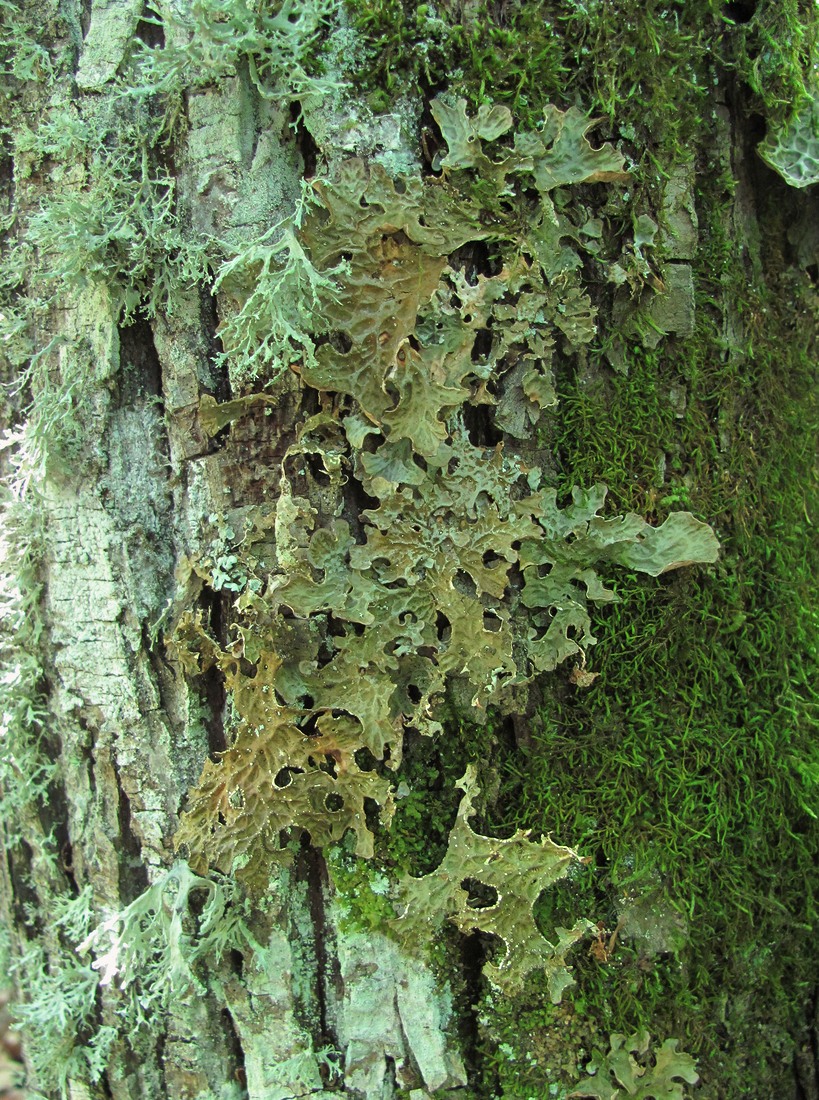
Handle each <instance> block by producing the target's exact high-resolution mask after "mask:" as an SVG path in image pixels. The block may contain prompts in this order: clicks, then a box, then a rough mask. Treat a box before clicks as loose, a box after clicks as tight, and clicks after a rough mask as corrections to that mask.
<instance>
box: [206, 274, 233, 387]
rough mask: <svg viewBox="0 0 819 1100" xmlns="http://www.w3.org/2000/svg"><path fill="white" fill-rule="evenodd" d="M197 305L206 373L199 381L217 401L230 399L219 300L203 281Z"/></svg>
mask: <svg viewBox="0 0 819 1100" xmlns="http://www.w3.org/2000/svg"><path fill="white" fill-rule="evenodd" d="M199 307H200V319H201V324H202V332H203V334H204V336H205V347H206V355H207V374H206V375H205V376H204V377H203V378H201V379H200V381H201V383H202V385H203V386H204V387H205V389H206V390H208V391H210V392H211V393H212V395H213V397H215V398H216V400H217V401H219V402H223V401H230V399H231V397H233V391H232V389H231V385H230V376H229V374H228V369H227V364H226V363H225V360H224V358H223V356H224V348H223V347H222V340H221V337H220V336H219V326H220V324H221V318H220V317H219V301H218V298H217V296H216V295H215V294H214V293H213V292H212V290H211V289H210V287H209V286H207V285H205V284H204V283H203V284H202V285H201V286H200V288H199Z"/></svg>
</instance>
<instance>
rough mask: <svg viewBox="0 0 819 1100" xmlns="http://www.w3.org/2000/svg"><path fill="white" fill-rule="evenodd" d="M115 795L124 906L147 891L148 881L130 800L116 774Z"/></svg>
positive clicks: (118, 775)
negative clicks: (133, 823) (117, 802)
mask: <svg viewBox="0 0 819 1100" xmlns="http://www.w3.org/2000/svg"><path fill="white" fill-rule="evenodd" d="M117 793H118V798H119V806H118V815H117V817H118V822H119V837H118V848H119V857H120V858H119V896H120V899H121V901H122V903H123V904H124V905H128V904H130V902H132V901H134V899H135V898H138V897H139V895H140V894H141V893H143V892H144V891H145V890H147V889H148V887H149V886H150V881H149V879H148V871H147V867H146V866H145V861H144V859H143V856H142V845H141V844H140V842H139V838H138V837H137V836H136V834H135V832H134V829H133V826H132V824H131V800H130V798H129V797H128V794H127V792H126V790H125V788H124V787H123V785H122V777H121V776H120V774H119V772H117Z"/></svg>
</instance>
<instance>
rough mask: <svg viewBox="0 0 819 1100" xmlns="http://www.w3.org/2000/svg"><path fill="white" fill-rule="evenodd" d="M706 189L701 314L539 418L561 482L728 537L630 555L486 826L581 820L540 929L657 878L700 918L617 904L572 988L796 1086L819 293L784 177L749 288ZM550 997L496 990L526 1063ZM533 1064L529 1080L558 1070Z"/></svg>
mask: <svg viewBox="0 0 819 1100" xmlns="http://www.w3.org/2000/svg"><path fill="white" fill-rule="evenodd" d="M698 199H699V203H698V205H699V212H700V220H701V232H702V240H703V247H702V248H701V250H700V251H699V252H698V254H697V258H696V261H695V281H696V285H697V288H698V319H697V328H696V332H695V334H694V335H693V336H692V337H691V338H690V339H688V340H679V341H665V342H664V343H663V344H661V345H660V347H658V348H657V349H656V350H651V349H646V348H643V347H641V346H640V344H639V343H638V342H636V341H635V342H634V343H633V344H632V345H631V346H630V349H629V356H628V365H629V373H628V376H621V375H615V374H613V373H612V372H611V371H610V369H609V368H608V366H607V364H606V361H605V358H604V357H603V355H602V352H598V353H597V356H594V355H593V356H591V357H590V361H589V364H588V365H587V366H586V367H585V368H584V369H582V370H580V371H575V370H573V369H571V368H568V369H565V370H564V371H563V372H562V373H560V374H559V375H558V379H557V390H558V394H559V397H560V405H559V408H560V410H561V411H560V414H559V416H557V417H556V418H555V423H554V424H553V425H552V426H551V429H550V430H551V431H552V433H553V435H552V438H553V439H554V440H555V442H556V445H557V448H558V456H559V469H558V475H559V476H561V477H562V481H561V485H562V487H563V488H564V490H565V489H566V488H568V485H569V483H570V481H573V480H574V479H575V478H576V477H577V476H578V471H579V470H583V471H586V472H589V471H590V470H591V469H595V470H597V471H600V472H601V473H602V475H603V476H605V478H606V481H607V483H608V484H609V487H610V491H611V493H612V495H613V496H614V497H615V499H616V500H617V503H618V506H620V507H630V508H635V509H637V510H639V511H642V512H644V513H648V514H653V515H654V516H655V517H656V518H658V519H659V518H662V516H663V515H664V514H665V512H666V510H667V509H668V507H670V506H671V505H672V504H674V503H676V502H678V501H683V502H684V503H685V504H686V506H687V507H691V508H692V509H693V510H694V512H695V513H697V512H702V513H705V514H707V515H708V516H709V517H713V519H714V522H715V526H716V527H717V530H718V532H719V534H720V538H721V539H722V541H723V547H724V549H723V554H722V557H721V560H720V563H719V564H718V566H717V567H716V569H715V570H714V571H712V572H711V573H710V574H708V575H702V574H697V575H693V574H688V575H679V576H676V577H674V578H670V579H668V580H667V581H665V582H664V583H663V586H662V589H661V591H660V593H659V594H658V593H657V592H656V591H655V590H654V588H653V586H651V585H647V584H646V582H645V581H644V580H641V579H640V578H638V577H637V576H625V577H621V578H619V581H618V583H617V584H616V585H615V588H616V591H617V592H618V594H619V595H620V596H622V597H623V602H622V603H620V604H612V605H609V606H608V607H607V608H606V609H605V611H604V613H603V616H602V621H601V624H600V626H599V628H598V630H597V631H596V633H597V638H598V645H597V647H596V649H595V650H594V651H593V653H592V654H591V660H590V662H589V664H590V667H591V668H592V669H593V671H594V672H596V673H599V674H600V676H599V679H597V680H596V681H595V683H594V684H593V685H592V686H590V687H589V688H587V689H585V690H584V689H582V688H580V687H576V686H574V685H573V684H572V683H571V682H569V681H568V680H567V679H566V678H565V677H564V678H558V679H556V680H552V681H551V682H550V683H549V684H547V685H545V686H544V705H543V706H542V708H541V710H540V712H539V715H538V718H537V720H536V722H535V723H534V724H533V727H532V737H533V744H532V748H531V752H530V753H529V755H528V759H527V763H526V767H525V769H521V765H520V760H519V757H518V755H517V753H514V752H511V751H510V753H509V757H508V762H507V765H506V771H505V777H504V779H503V781H502V785H501V790H500V794H499V799H498V805H500V806H504V807H507V808H509V807H511V808H512V809H511V812H506V813H505V814H503V816H501V817H498V818H497V819H496V821H495V824H496V825H497V826H499V827H506V828H511V827H513V826H514V827H524V828H532V829H534V830H536V831H541V830H542V831H549V832H551V833H552V835H553V836H554V837H555V838H556V839H558V840H567V839H569V838H570V839H571V843H572V844H573V845H575V846H576V847H577V848H578V849H579V851H580V852H581V854H584V855H589V856H591V857H592V863H591V864H590V865H589V867H588V868H587V869H586V871H585V873H584V874H583V875H582V876H581V877H579V878H577V879H576V880H575V881H573V882H572V883H570V884H568V885H560V886H558V887H556V888H555V889H554V890H553V891H550V893H549V895H548V897H547V896H544V899H543V905H544V913H543V920H544V926H551V925H552V924H553V922H554V921H555V920H560V919H561V918H563V919H565V917H566V915H567V914H572V915H576V914H578V913H583V914H584V915H586V916H588V917H590V918H591V919H593V920H595V921H600V922H601V923H602V925H603V926H604V927H605V928H606V929H607V933H606V937H605V939H606V940H608V937H609V935H610V934H611V933H612V932H613V930H614V928H615V927H616V926H617V923H618V919H619V917H620V915H621V914H622V913H623V911H624V905H626V903H627V899H628V898H630V897H634V896H640V895H642V894H645V893H646V892H649V893H650V894H651V895H652V896H654V897H656V898H658V899H662V904H663V906H665V910H666V912H667V913H670V914H672V915H673V914H674V913H676V914H677V917H676V920H677V921H678V922H679V925H680V927H682V928H683V929H685V930H686V935H687V938H688V942H687V943H686V944H685V945H682V944H680V943H679V942H678V943H677V945H676V947H675V953H674V954H671V955H660V956H652V955H651V954H650V953H647V949H646V946H645V942H644V941H641V940H640V939H639V938H638V937H634V938H629V935H628V931H627V929H628V926H627V925H626V926H625V927H624V928H623V930H622V933H621V934H620V936H619V943H618V944H617V946H616V949H615V951H614V954H613V956H612V958H611V959H610V960H609V961H608V962H607V963H601V962H599V961H598V960H597V959H595V958H594V957H590V956H580V955H578V956H577V957H576V963H575V969H576V975H575V976H576V977H577V980H578V988H577V991H576V999H575V1009H576V1010H578V1009H579V1010H581V1011H582V1012H583V1014H584V1015H585V1017H586V1018H587V1019H588V1020H589V1021H590V1022H593V1023H594V1024H595V1026H596V1027H597V1028H599V1029H600V1030H612V1031H619V1032H624V1033H629V1031H630V1030H634V1029H636V1028H638V1027H648V1028H649V1029H651V1030H652V1033H654V1034H667V1035H668V1034H670V1035H675V1036H678V1037H680V1038H681V1039H683V1040H684V1042H685V1045H686V1049H690V1050H692V1052H693V1053H695V1054H697V1056H698V1058H699V1059H700V1060H701V1063H702V1067H703V1068H702V1073H703V1078H704V1080H705V1082H706V1085H707V1088H708V1092H707V1093H706V1095H708V1096H715V1097H716V1096H719V1097H735V1096H739V1095H746V1092H745V1091H744V1089H745V1081H746V1080H751V1081H753V1089H754V1095H755V1096H765V1097H769V1096H770V1097H772V1096H778V1095H781V1094H782V1090H783V1089H784V1088H786V1087H788V1086H787V1085H786V1084H785V1083H784V1077H785V1076H786V1075H787V1074H788V1073H789V1072H790V1071H789V1070H784V1069H783V1062H787V1061H788V1059H789V1058H790V1056H791V1055H790V1052H791V1051H792V1049H793V1043H794V1039H793V1036H794V1035H795V1034H798V1033H799V1029H800V1027H801V1026H802V1022H803V1019H804V1016H803V1013H804V1011H805V1009H804V998H805V997H806V996H808V995H809V992H810V989H811V988H812V987H813V984H814V982H815V981H816V977H817V975H816V969H815V967H814V966H813V965H812V964H810V963H808V964H807V965H806V960H809V959H811V958H812V957H813V953H812V949H811V946H810V942H811V935H812V932H811V930H812V928H813V924H814V922H815V920H816V901H815V897H814V891H813V889H812V886H811V883H812V881H813V876H814V872H813V870H812V868H813V867H815V861H816V859H817V857H819V843H818V842H817V833H816V828H815V820H816V815H817V813H819V787H817V771H816V748H815V744H814V742H815V728H816V722H817V717H819V695H817V692H816V689H815V683H816V675H817V671H819V669H818V668H817V664H819V661H818V658H819V621H818V619H817V614H816V601H815V594H814V591H813V584H814V581H813V578H814V577H815V576H816V573H817V569H819V549H818V548H817V543H816V540H815V537H813V534H812V523H813V522H814V520H815V516H816V515H817V513H819V479H817V471H816V466H815V458H814V452H813V446H814V441H815V438H816V435H817V432H819V401H817V396H816V395H817V390H816V378H815V370H816V368H815V362H816V346H815V318H816V303H815V297H814V294H813V291H812V287H811V285H810V283H809V281H808V280H807V279H806V278H805V279H804V280H803V279H800V277H799V276H798V275H795V274H789V273H787V272H786V271H785V268H784V264H783V258H782V256H781V253H780V252H779V250H778V247H777V244H776V242H777V240H779V239H780V238H779V237H778V236H777V234H778V233H779V232H781V220H780V219H783V218H787V216H788V215H787V213H786V211H784V210H783V211H781V212H780V211H778V210H777V206H786V205H787V203H786V201H785V200H784V199H783V195H782V194H779V195H776V194H772V195H771V196H770V197H769V199H768V202H769V203H770V210H768V211H766V212H765V214H766V216H767V217H768V219H769V220H768V221H767V223H766V224H767V225H768V226H769V230H770V237H769V238H768V239H766V240H764V241H763V242H762V244H761V251H760V256H761V261H760V262H761V263H762V264H764V266H765V268H766V278H767V286H768V287H769V288H770V289H769V290H764V289H759V287H762V286H764V285H766V284H765V283H764V282H763V281H762V280H760V281H759V282H758V283H757V286H756V288H750V287H749V286H748V283H747V281H746V279H745V277H744V275H743V274H742V272H741V269H739V268H738V267H737V266H736V265H735V263H734V261H733V255H732V248H731V244H730V242H729V241H728V239H727V238H726V236H725V232H724V229H723V225H724V221H723V219H724V211H725V206H724V204H725V201H726V197H725V190H724V188H723V186H722V184H721V183H720V181H718V180H714V181H712V182H711V183H709V184H706V185H704V187H703V190H702V191H701V193H700V195H699V196H698ZM782 236H783V238H784V233H783V234H782ZM725 300H728V301H731V302H734V303H738V308H739V311H740V314H741V324H742V329H743V333H744V334H743V337H742V338H741V339H740V340H735V341H732V343H731V344H730V345H728V346H726V345H725V343H724V342H723V333H722V330H721V329H720V328H717V327H716V325H715V324H714V321H713V320H712V317H713V316H714V314H713V311H712V306H713V304H714V302H722V301H725ZM782 334H787V336H786V338H783V335H782ZM672 389H676V390H683V391H684V393H685V397H686V400H685V402H684V403H680V402H678V401H674V402H672V401H671V400H670V399H669V394H670V393H671V391H672ZM548 430H549V429H547V433H546V434H548ZM660 459H663V461H662V462H661V461H660ZM624 899H625V900H624ZM669 919H670V918H669ZM536 1004H537V998H536V995H535V992H534V988H532V990H531V991H530V992H529V993H528V995H527V996H524V997H523V998H521V999H520V1000H519V1001H518V1002H517V1003H516V1004H515V1006H514V1007H512V1008H510V1009H509V1012H508V1016H507V1015H505V1013H504V1011H502V1010H501V1009H500V1008H498V1007H496V1008H495V1009H493V1015H492V1020H493V1024H492V1027H493V1028H495V1029H496V1030H495V1035H496V1041H497V1042H498V1043H503V1042H507V1043H509V1044H511V1046H512V1049H513V1050H514V1051H515V1052H516V1057H517V1058H518V1061H517V1062H516V1063H515V1064H516V1065H518V1064H520V1052H521V1047H520V1046H519V1045H516V1042H515V1040H514V1038H513V1036H514V1035H515V1032H516V1029H517V1027H518V1020H519V1019H521V1018H523V1019H525V1018H526V1014H527V1013H536V1012H537V1008H536V1007H535V1006H536ZM550 1026H551V1025H550V1024H549V1023H548V1021H544V1022H543V1024H542V1029H543V1030H542V1031H540V1032H539V1029H538V1027H534V1028H533V1034H534V1035H537V1034H539V1033H540V1034H541V1036H542V1035H543V1034H548V1029H549V1027H550ZM490 1030H491V1029H490ZM492 1049H495V1048H494V1047H493V1048H492ZM499 1072H502V1073H505V1072H506V1071H505V1070H503V1071H501V1070H499ZM537 1072H541V1071H537ZM537 1072H536V1071H535V1070H533V1069H532V1068H531V1067H530V1068H529V1069H528V1070H527V1074H528V1076H526V1077H525V1078H524V1079H525V1080H526V1081H531V1082H534V1080H535V1079H537V1080H539V1081H540V1082H541V1083H543V1082H545V1081H546V1080H548V1079H549V1078H547V1077H544V1076H541V1077H539V1078H538V1077H537ZM543 1072H544V1073H545V1070H544V1071H543ZM746 1073H747V1074H749V1075H750V1076H749V1077H747V1078H744V1077H743V1075H744V1074H746ZM533 1074H534V1075H535V1076H534V1077H533V1076H532V1075H533ZM509 1079H510V1078H509V1077H508V1075H507V1077H505V1078H504V1081H506V1080H509ZM564 1079H565V1080H567V1081H568V1082H570V1081H571V1080H572V1076H571V1074H568V1075H567V1076H565V1077H564ZM527 1087H528V1088H529V1093H527V1091H526V1089H527ZM541 1087H543V1084H541ZM532 1088H533V1084H528V1085H526V1086H521V1088H520V1091H516V1086H510V1090H511V1091H509V1092H508V1093H507V1091H504V1095H507V1094H508V1095H511V1096H521V1097H523V1096H526V1095H529V1094H531V1091H532ZM504 1089H506V1086H504Z"/></svg>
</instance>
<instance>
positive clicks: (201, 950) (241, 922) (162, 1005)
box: [73, 861, 258, 1028]
mask: <svg viewBox="0 0 819 1100" xmlns="http://www.w3.org/2000/svg"><path fill="white" fill-rule="evenodd" d="M247 915H248V910H247V904H246V902H245V900H244V898H243V897H242V895H241V893H240V892H239V891H238V889H237V887H236V884H235V883H233V882H231V881H230V880H225V879H221V878H216V877H209V878H202V877H200V876H199V875H196V874H194V873H193V872H192V871H191V869H190V867H188V866H187V864H185V863H184V862H182V861H178V862H177V863H176V864H174V866H173V867H172V868H171V869H170V870H169V871H168V872H167V873H166V874H164V875H163V876H162V877H161V878H160V879H158V880H157V881H156V882H155V883H154V884H153V885H152V886H150V887H149V888H148V889H147V890H145V891H144V892H143V893H142V894H140V895H139V897H138V898H136V900H135V901H133V902H131V904H130V905H128V906H126V908H125V909H123V910H121V911H119V912H116V913H114V914H112V915H111V916H109V917H107V918H106V919H105V920H103V921H102V923H100V924H96V925H95V926H94V927H92V928H90V930H87V932H86V934H85V936H84V938H83V937H81V936H76V935H75V936H74V937H73V938H74V942H75V943H76V949H77V952H78V953H79V955H80V956H81V957H82V956H85V955H86V954H87V952H89V951H93V954H94V958H93V961H92V962H91V964H90V967H88V972H89V973H90V974H91V975H92V976H93V992H94V993H95V992H96V987H97V981H99V984H100V985H101V986H110V985H113V986H114V987H115V988H117V989H119V990H120V991H121V993H122V994H123V1004H122V1009H121V1013H122V1015H123V1017H124V1019H125V1021H126V1022H127V1026H128V1027H136V1028H138V1027H143V1026H144V1027H150V1025H151V1022H152V1019H153V1016H154V1014H155V1013H156V1012H160V1011H166V1010H167V1008H168V1005H169V1003H170V1000H171V998H172V997H178V996H180V995H182V994H185V993H188V992H191V991H193V992H194V993H197V994H200V995H202V994H204V992H205V985H204V983H203V982H202V980H201V978H200V977H199V975H198V973H197V967H198V964H200V963H201V962H202V961H203V960H205V959H210V960H213V961H218V959H219V958H221V956H222V955H223V954H224V953H225V952H226V951H230V950H232V949H235V950H243V949H248V948H250V949H251V950H255V949H257V948H258V945H257V944H256V941H255V939H254V938H253V936H252V935H251V933H250V931H249V929H248V926H247V923H246V918H247ZM89 919H90V918H89ZM80 940H81V942H77V941H80ZM96 972H98V973H96Z"/></svg>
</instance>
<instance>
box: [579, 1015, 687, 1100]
mask: <svg viewBox="0 0 819 1100" xmlns="http://www.w3.org/2000/svg"><path fill="white" fill-rule="evenodd" d="M650 1042H651V1037H650V1035H649V1033H648V1032H647V1031H646V1030H645V1029H643V1030H641V1031H638V1032H636V1033H635V1034H634V1035H631V1036H629V1037H628V1038H626V1036H625V1035H612V1036H611V1047H610V1049H609V1051H608V1053H606V1054H604V1053H603V1052H602V1051H596V1052H595V1054H594V1055H593V1057H592V1059H591V1061H590V1062H589V1064H588V1065H587V1067H586V1069H587V1071H588V1072H589V1074H590V1076H589V1077H587V1078H585V1079H584V1080H583V1081H581V1082H580V1084H579V1085H578V1086H577V1088H576V1089H574V1090H573V1091H572V1092H570V1093H569V1096H572V1097H584V1096H585V1097H595V1098H596V1100H626V1097H634V1098H635V1100H683V1098H684V1096H685V1095H686V1093H687V1090H686V1088H685V1084H689V1085H696V1083H697V1082H698V1081H699V1074H698V1073H697V1070H696V1063H695V1061H694V1059H693V1058H692V1057H691V1055H690V1054H683V1053H682V1052H680V1051H678V1050H677V1045H678V1043H677V1040H676V1039H666V1040H665V1042H664V1043H663V1044H662V1046H661V1047H660V1049H659V1050H657V1051H656V1053H655V1052H653V1051H651V1050H650Z"/></svg>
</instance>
